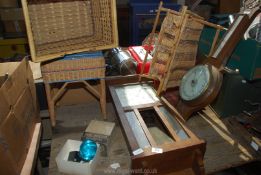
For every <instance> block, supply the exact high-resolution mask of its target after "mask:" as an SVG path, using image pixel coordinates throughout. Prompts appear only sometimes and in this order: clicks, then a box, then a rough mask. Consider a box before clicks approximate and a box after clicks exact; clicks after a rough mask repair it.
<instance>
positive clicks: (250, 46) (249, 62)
mask: <svg viewBox="0 0 261 175" xmlns="http://www.w3.org/2000/svg"><path fill="white" fill-rule="evenodd" d="M215 33H216V30H215V29H213V28H209V27H205V28H204V30H203V32H202V34H201V38H200V41H199V52H200V53H202V54H204V55H208V53H209V51H210V49H211V44H212V42H213V39H214V36H215ZM224 33H225V32H221V33H220V37H219V39H220V38H221V36H222V35H223V34H224ZM227 67H229V68H231V69H234V70H235V69H239V71H240V74H241V75H242V76H243V77H244V78H246V79H247V80H255V79H261V43H258V42H257V41H255V40H252V39H247V40H244V39H242V40H241V41H240V42H239V43H238V45H237V46H236V48H235V50H234V51H233V53H232V55H231V56H230V58H229V61H228V63H227ZM258 69H260V71H259V73H255V72H257V71H258Z"/></svg>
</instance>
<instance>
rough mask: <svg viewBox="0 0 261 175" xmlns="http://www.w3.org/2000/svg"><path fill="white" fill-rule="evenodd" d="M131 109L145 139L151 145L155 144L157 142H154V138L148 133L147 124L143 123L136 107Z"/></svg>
mask: <svg viewBox="0 0 261 175" xmlns="http://www.w3.org/2000/svg"><path fill="white" fill-rule="evenodd" d="M133 111H134V113H135V115H136V117H137V119H138V120H139V122H140V125H141V128H142V129H143V131H144V133H145V134H146V136H147V139H148V140H149V142H150V144H151V146H156V145H157V143H156V142H155V140H154V138H153V137H152V135H151V134H150V131H149V129H148V127H147V125H146V124H145V122H144V120H143V118H142V116H141V115H140V112H139V111H138V110H137V109H134V110H133Z"/></svg>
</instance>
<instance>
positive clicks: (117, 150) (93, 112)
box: [45, 101, 260, 175]
mask: <svg viewBox="0 0 261 175" xmlns="http://www.w3.org/2000/svg"><path fill="white" fill-rule="evenodd" d="M45 115H46V114H45ZM47 115H48V114H47ZM107 115H108V121H110V122H115V124H116V127H115V130H114V132H113V134H112V137H111V146H110V147H109V148H108V157H100V160H99V163H98V166H97V168H96V169H95V172H94V175H103V174H108V172H109V174H112V175H115V174H128V169H129V167H130V155H129V152H128V149H127V145H126V142H125V140H124V137H123V134H122V131H121V128H120V126H119V123H118V121H117V118H116V114H115V111H114V109H113V106H112V104H111V103H107ZM94 119H95V120H103V119H102V115H101V112H100V108H99V103H98V102H96V101H90V102H89V103H87V104H83V105H74V106H62V107H59V108H57V126H56V127H55V128H53V135H52V144H51V155H50V161H49V171H48V174H49V175H59V174H63V173H59V172H58V168H57V165H56V162H55V158H56V156H57V154H58V153H59V151H60V150H61V148H62V147H63V145H64V144H65V142H66V140H68V139H73V140H81V136H82V134H83V132H84V130H85V128H86V127H87V126H88V124H89V122H90V121H91V120H94ZM114 163H119V164H120V168H118V169H117V171H115V170H114V169H112V168H111V167H110V165H111V164H114ZM257 165H260V163H259V164H257ZM254 167H255V166H254ZM252 168H253V166H251V169H252ZM257 170H258V171H257V172H260V171H259V168H258V166H257ZM241 174H242V173H238V169H237V170H235V169H230V170H226V171H222V172H219V173H216V174H215V175H241ZM244 174H245V175H248V174H249V175H256V173H244ZM257 174H259V173H257Z"/></svg>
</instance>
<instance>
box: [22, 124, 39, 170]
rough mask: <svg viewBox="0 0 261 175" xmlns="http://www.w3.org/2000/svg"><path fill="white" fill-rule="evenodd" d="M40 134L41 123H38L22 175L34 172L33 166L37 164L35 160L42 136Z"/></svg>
mask: <svg viewBox="0 0 261 175" xmlns="http://www.w3.org/2000/svg"><path fill="white" fill-rule="evenodd" d="M40 136H41V123H36V124H35V129H34V133H33V137H32V141H31V144H30V147H29V150H28V154H27V156H26V159H25V163H24V166H23V168H22V171H21V173H20V175H30V174H32V173H33V167H34V164H35V160H36V158H37V152H38V147H39V141H40V138H41V137H40Z"/></svg>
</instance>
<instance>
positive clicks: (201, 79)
mask: <svg viewBox="0 0 261 175" xmlns="http://www.w3.org/2000/svg"><path fill="white" fill-rule="evenodd" d="M210 77H211V75H210V71H209V68H208V66H207V65H199V66H196V67H194V68H192V69H191V70H189V71H188V72H187V73H186V75H185V76H184V77H183V78H182V81H181V85H180V96H181V98H182V99H183V100H185V101H191V100H195V99H197V98H198V97H200V96H201V95H203V94H204V93H205V92H206V90H207V89H208V86H209V84H210Z"/></svg>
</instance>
